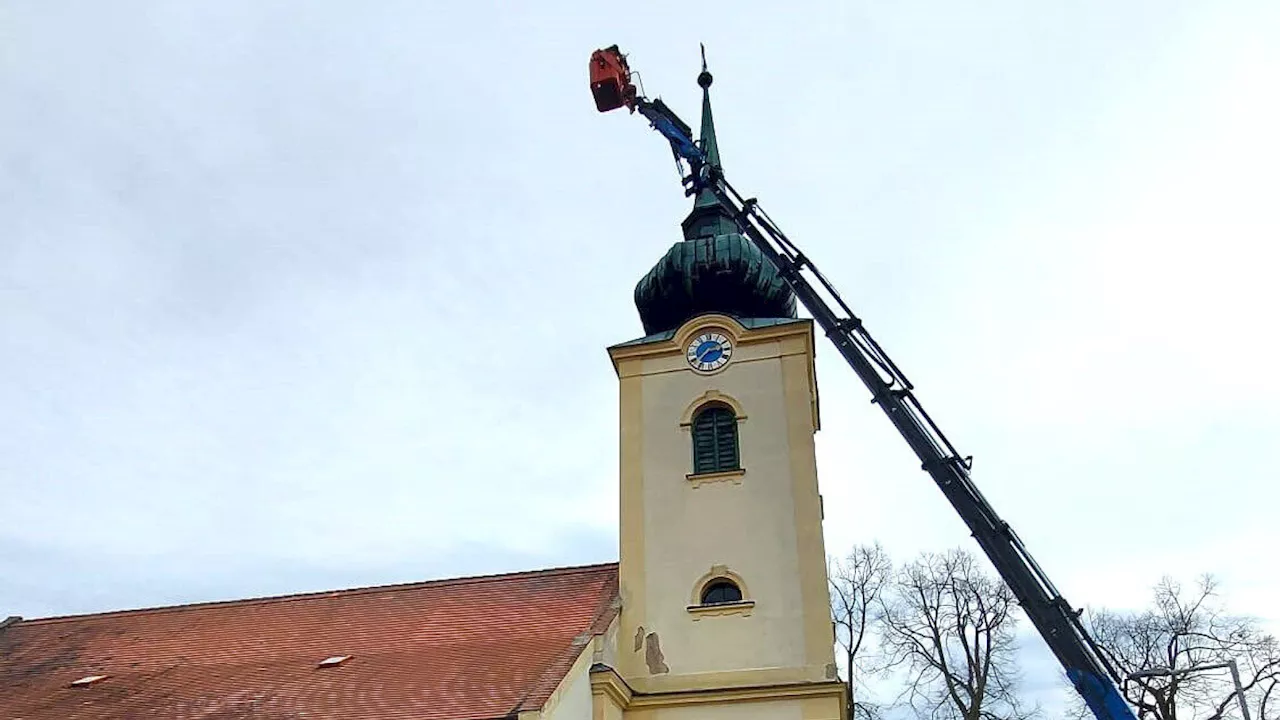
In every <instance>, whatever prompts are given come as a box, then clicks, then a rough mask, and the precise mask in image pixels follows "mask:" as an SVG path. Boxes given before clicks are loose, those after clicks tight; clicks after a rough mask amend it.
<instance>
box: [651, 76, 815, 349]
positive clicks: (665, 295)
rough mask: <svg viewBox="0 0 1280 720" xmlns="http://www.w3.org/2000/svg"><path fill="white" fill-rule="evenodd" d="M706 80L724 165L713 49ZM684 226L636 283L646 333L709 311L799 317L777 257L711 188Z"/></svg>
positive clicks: (709, 128)
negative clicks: (749, 234)
mask: <svg viewBox="0 0 1280 720" xmlns="http://www.w3.org/2000/svg"><path fill="white" fill-rule="evenodd" d="M698 85H699V86H701V87H702V128H701V130H700V131H699V134H700V136H701V138H700V141H699V144H700V147H701V148H702V151H703V152H704V153H706V156H707V162H708V163H709V164H712V165H715V166H717V167H719V166H720V148H719V145H718V144H717V143H716V130H715V123H714V122H713V120H712V117H711V93H710V87H711V73H709V72H707V62H706V56H705V54H704V56H703V61H702V72H701V73H699V75H698ZM681 228H682V229H683V230H684V240H683V241H681V242H677V243H676V244H674V245H672V246H671V249H670V250H668V251H667V254H666V255H665V256H663V257H662V259H661V260H659V261H658V263H657V264H656V265H654V266H653V269H651V270H650V271H649V272H648V273H647V274H646V275H645V276H644V277H643V278H641V279H640V282H639V283H638V284H637V285H636V289H635V302H636V309H637V310H639V312H640V321H641V323H643V324H644V331H645V333H646V334H650V335H652V334H654V333H660V332H666V331H668V330H673V329H675V328H677V327H679V326H680V325H682V324H683V323H684V322H685V321H687V320H689V319H690V318H692V317H695V316H697V315H701V314H703V313H722V314H725V315H730V316H732V317H735V318H740V319H744V318H757V319H758V318H794V317H796V298H795V294H794V293H792V292H791V288H790V287H788V286H787V284H786V282H785V281H783V279H782V278H781V277H780V276H779V275H778V271H777V268H775V267H774V265H773V263H771V262H769V261H768V260H767V259H766V258H765V257H764V255H762V254H761V253H760V250H759V249H758V248H756V246H755V245H754V244H753V243H752V242H751V241H750V240H749V239H747V238H745V237H743V236H742V234H740V233H739V232H738V227H737V225H736V224H735V223H734V221H733V216H732V215H730V214H729V213H728V211H726V210H725V209H724V208H723V207H721V205H720V203H719V201H717V200H716V198H715V195H713V194H712V193H711V191H709V190H706V189H704V190H702V191H701V192H699V193H698V195H697V196H696V197H695V199H694V203H693V210H692V211H691V212H690V213H689V216H688V217H686V218H685V219H684V222H682V223H681Z"/></svg>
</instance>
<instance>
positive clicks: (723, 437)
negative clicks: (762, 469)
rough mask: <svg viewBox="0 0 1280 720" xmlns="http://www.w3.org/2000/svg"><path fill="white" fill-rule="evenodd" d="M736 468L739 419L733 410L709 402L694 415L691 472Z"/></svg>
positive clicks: (709, 471)
mask: <svg viewBox="0 0 1280 720" xmlns="http://www.w3.org/2000/svg"><path fill="white" fill-rule="evenodd" d="M737 469H738V418H737V417H736V416H735V415H734V414H733V410H731V409H730V408H728V407H727V406H725V405H721V404H719V403H712V404H710V405H707V406H706V407H704V408H702V409H700V410H698V412H697V414H696V415H694V416H693V472H694V474H698V473H711V472H720V471H722V470H737Z"/></svg>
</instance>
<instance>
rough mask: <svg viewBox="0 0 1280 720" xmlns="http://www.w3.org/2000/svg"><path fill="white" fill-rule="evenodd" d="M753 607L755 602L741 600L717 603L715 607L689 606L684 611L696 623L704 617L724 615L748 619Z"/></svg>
mask: <svg viewBox="0 0 1280 720" xmlns="http://www.w3.org/2000/svg"><path fill="white" fill-rule="evenodd" d="M755 606H756V601H755V600H743V601H742V602H732V603H718V604H716V605H690V606H689V607H687V608H685V609H686V610H688V611H689V614H690V615H692V616H693V619H694V621H698V620H701V619H702V618H704V617H723V616H726V615H741V616H743V617H748V616H749V615H751V611H752V609H754V608H755Z"/></svg>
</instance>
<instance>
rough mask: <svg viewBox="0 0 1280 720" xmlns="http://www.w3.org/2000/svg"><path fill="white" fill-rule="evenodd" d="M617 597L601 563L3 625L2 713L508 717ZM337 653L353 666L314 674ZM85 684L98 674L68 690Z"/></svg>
mask: <svg viewBox="0 0 1280 720" xmlns="http://www.w3.org/2000/svg"><path fill="white" fill-rule="evenodd" d="M617 593H618V575H617V565H616V564H614V563H611V564H607V565H591V566H585V567H576V568H561V569H554V570H543V571H536V572H526V573H516V574H510V575H495V576H489V577H480V578H463V579H456V580H441V581H434V582H424V583H416V584H411V585H394V586H386V587H375V588H362V589H357V590H343V591H337V592H327V593H316V594H308V595H291V596H286V597H277V598H263V599H254V600H240V601H233V602H222V603H207V604H200V605H183V606H179V607H171V608H157V609H150V610H133V611H124V612H114V613H104V614H99V615H82V616H74V617H63V618H46V619H40V620H28V621H24V622H20V623H18V624H16V625H11V626H9V627H7V628H3V629H0V717H3V718H4V720H17V719H18V718H21V719H22V720H46V719H48V720H53V719H54V718H56V719H57V720H78V719H80V718H85V719H87V718H93V719H94V720H116V719H119V720H124V719H125V718H165V719H166V720H187V719H189V718H190V719H194V718H201V719H202V720H239V719H241V718H246V719H247V718H255V719H261V720H284V719H285V718H290V719H292V718H302V717H305V718H308V719H309V720H330V719H332V720H338V719H339V718H341V719H342V720H354V719H356V718H367V719H369V720H390V719H392V718H397V719H398V718H405V719H408V718H413V719H414V720H477V719H481V718H503V717H510V716H513V715H514V714H515V713H517V712H520V711H521V710H530V709H536V708H538V707H540V706H541V705H542V703H543V702H545V701H546V699H547V697H548V696H549V695H550V694H551V693H552V691H553V690H555V687H556V685H557V684H558V683H559V682H560V680H561V679H562V678H563V677H564V675H565V673H566V672H567V671H568V670H569V667H570V666H571V665H572V664H573V662H574V660H576V659H577V658H578V656H579V655H580V654H581V653H582V651H583V650H584V648H585V645H586V643H587V642H589V640H590V635H592V634H595V633H600V632H603V631H604V630H605V629H606V628H607V626H608V624H609V622H610V621H611V620H612V619H613V617H614V616H615V615H616V613H617V609H616V607H617V603H616V598H617ZM334 655H351V656H352V657H351V659H350V660H348V661H347V662H345V663H343V664H341V665H339V666H337V667H330V668H323V669H322V668H318V667H317V665H318V664H319V663H320V661H321V660H323V659H325V658H327V657H330V656H334ZM88 675H107V676H109V677H108V678H107V679H106V680H103V681H100V682H97V683H93V684H89V685H86V686H83V687H70V683H72V682H73V681H75V680H78V679H80V678H82V677H85V676H88Z"/></svg>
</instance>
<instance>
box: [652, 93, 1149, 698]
mask: <svg viewBox="0 0 1280 720" xmlns="http://www.w3.org/2000/svg"><path fill="white" fill-rule="evenodd" d="M636 107H637V109H638V110H639V111H640V113H641V114H643V115H644V116H645V118H647V119H648V120H649V121H650V123H651V124H652V125H653V127H654V129H656V130H657V131H658V132H660V133H661V134H662V135H663V137H665V138H667V140H668V142H670V143H671V150H672V152H673V153H674V154H675V156H676V159H677V161H681V160H683V161H685V162H687V163H688V164H689V168H690V170H689V173H688V175H687V176H686V177H685V178H684V183H685V184H686V185H688V186H689V187H688V189H687V190H686V194H692V193H695V192H698V191H699V190H701V189H702V188H709V189H710V190H711V192H712V193H713V194H714V195H715V197H716V199H717V200H718V201H719V203H720V204H721V206H723V207H724V209H725V210H726V211H728V212H729V214H730V215H731V216H732V217H733V218H734V222H735V223H736V224H737V226H738V230H739V231H740V232H741V233H742V234H743V235H744V236H745V237H747V238H748V239H750V240H751V242H752V243H753V244H755V246H756V247H758V248H759V249H760V252H761V253H763V254H764V256H765V257H766V258H768V259H769V260H770V261H771V262H772V263H773V264H774V266H775V267H777V269H778V273H779V274H780V275H781V276H782V278H783V279H784V280H786V282H787V284H788V285H789V286H790V287H791V289H792V291H793V292H795V294H796V297H798V298H799V299H800V302H801V303H803V304H804V306H805V308H806V309H808V310H809V312H810V314H812V315H813V319H814V320H815V321H816V322H817V323H818V325H819V326H820V327H821V328H822V330H823V332H825V333H826V335H827V337H828V338H830V340H831V341H832V342H833V343H834V344H835V346H836V349H837V350H838V351H839V352H840V354H841V356H843V357H844V359H845V360H846V361H847V362H848V363H849V366H850V367H851V368H853V371H854V372H855V373H856V374H857V375H858V377H859V378H860V379H861V380H862V382H863V384H865V385H866V386H867V389H868V390H870V391H871V395H872V403H874V404H876V405H879V406H880V409H881V410H883V411H884V413H885V415H887V416H888V418H889V421H890V422H892V423H893V425H894V427H896V428H897V429H898V432H899V433H900V434H901V435H902V437H903V439H904V440H906V441H907V444H908V445H910V446H911V449H912V450H913V451H915V453H916V456H917V457H918V458H919V459H920V462H921V466H922V468H923V469H924V470H925V471H926V472H928V473H929V475H930V476H931V477H932V478H933V480H934V482H935V483H936V484H937V485H938V487H939V488H940V489H941V490H942V493H943V495H945V496H946V498H947V500H949V501H950V502H951V506H952V507H953V508H954V509H955V511H956V512H957V513H958V514H959V515H960V517H961V519H963V520H964V522H965V524H966V525H967V526H968V527H969V530H970V531H971V532H972V533H973V537H974V539H976V540H977V541H978V545H979V546H980V547H981V548H982V550H983V552H984V553H985V554H986V556H987V558H988V559H989V560H990V561H991V564H992V565H993V566H995V568H996V571H997V572H998V573H1000V576H1001V577H1002V578H1003V579H1004V581H1005V583H1006V584H1007V585H1008V586H1009V588H1010V590H1012V592H1013V593H1014V595H1015V596H1016V597H1017V598H1018V602H1019V604H1020V605H1021V606H1022V609H1023V611H1024V612H1025V613H1026V614H1027V617H1028V618H1030V620H1031V623H1032V625H1034V626H1035V628H1036V630H1037V631H1039V633H1040V636H1041V637H1043V638H1044V641H1045V643H1046V644H1048V646H1049V649H1050V650H1051V651H1052V652H1053V654H1054V655H1055V656H1056V657H1057V658H1058V661H1059V662H1060V663H1061V664H1062V667H1063V669H1064V670H1065V671H1066V675H1067V677H1068V678H1069V679H1070V680H1071V683H1072V685H1074V686H1075V688H1076V691H1077V692H1079V693H1080V695H1081V696H1082V697H1083V698H1084V701H1085V703H1086V704H1087V705H1088V706H1089V709H1090V710H1091V711H1092V712H1093V714H1094V716H1095V717H1096V718H1097V719H1098V720H1136V718H1135V716H1134V714H1133V710H1132V709H1131V708H1130V707H1129V705H1128V703H1126V702H1125V700H1124V697H1123V696H1122V695H1121V694H1120V691H1119V689H1118V688H1117V686H1116V684H1117V683H1118V682H1119V681H1120V676H1119V675H1118V673H1117V672H1116V670H1115V668H1114V667H1112V666H1111V664H1110V663H1109V662H1107V660H1106V658H1105V656H1104V655H1103V654H1102V652H1101V651H1100V650H1099V648H1098V645H1097V643H1096V642H1095V641H1094V640H1093V638H1092V637H1090V635H1089V633H1088V631H1087V630H1086V629H1085V627H1084V625H1083V624H1082V623H1081V622H1080V613H1079V612H1078V611H1076V610H1074V609H1072V607H1071V605H1070V604H1069V603H1068V602H1067V601H1066V599H1065V598H1063V597H1062V595H1061V593H1059V592H1058V590H1057V589H1056V588H1055V587H1054V586H1053V583H1052V582H1050V580H1049V577H1048V576H1047V575H1046V574H1045V573H1044V571H1043V570H1042V569H1041V568H1040V566H1039V565H1038V564H1036V562H1035V560H1034V559H1033V558H1032V557H1031V553H1030V552H1029V551H1028V550H1027V548H1026V546H1025V545H1023V543H1022V540H1021V539H1019V537H1018V536H1017V534H1016V533H1015V532H1014V531H1013V528H1012V527H1010V526H1009V524H1008V523H1006V522H1005V521H1004V520H1002V519H1000V516H999V515H997V514H996V511H995V509H994V508H993V507H992V506H991V503H989V502H987V500H986V498H984V497H983V496H982V493H981V492H979V491H978V487H977V486H976V485H975V484H974V483H973V480H972V479H971V478H970V475H969V471H970V469H971V468H972V458H971V457H966V458H962V457H961V456H960V453H959V452H957V451H956V449H955V447H953V446H952V445H951V442H950V441H949V440H947V438H946V436H945V435H943V433H942V430H941V429H940V428H939V427H938V426H937V425H936V424H935V423H934V422H933V420H932V418H930V417H929V415H928V413H926V412H925V410H924V407H923V406H922V405H921V404H920V401H919V400H917V399H916V397H915V394H914V393H913V392H912V391H913V386H912V384H911V382H910V381H908V380H907V378H906V376H905V375H904V374H903V373H902V371H901V370H899V369H898V367H897V365H895V364H894V362H893V361H892V360H891V359H890V358H889V356H888V355H887V354H886V353H885V351H884V350H883V349H882V348H881V347H880V345H879V343H877V342H876V341H875V339H874V338H873V337H871V334H870V333H869V332H868V331H867V329H866V327H865V326H864V325H863V323H862V320H860V319H859V318H858V317H857V316H856V315H854V314H853V311H852V310H850V309H849V306H848V305H846V304H845V302H844V301H843V300H842V299H841V298H840V295H839V293H837V292H836V290H835V288H834V287H833V286H832V285H831V283H830V282H828V281H827V279H826V278H825V277H823V276H822V274H821V273H820V272H818V268H817V267H816V266H815V265H814V263H813V261H812V260H810V259H809V258H808V257H806V256H805V255H804V254H803V253H802V252H800V249H799V248H798V247H796V246H795V245H794V244H793V243H792V242H791V241H790V240H789V239H788V238H787V237H786V235H784V234H783V233H782V231H781V230H779V229H778V227H777V226H776V225H775V224H774V223H773V221H772V220H770V219H769V216H768V215H767V214H765V213H764V211H762V210H761V209H760V207H759V205H758V204H757V202H756V200H755V198H750V199H746V198H743V197H742V196H741V195H739V194H738V193H737V191H735V190H734V189H733V187H732V186H730V185H729V183H728V182H727V181H726V180H725V179H724V176H723V174H722V173H721V171H720V168H718V167H715V166H712V165H709V164H707V163H706V156H705V155H704V154H703V152H702V150H701V149H700V148H699V147H698V146H697V144H696V143H695V142H694V141H693V138H692V132H691V131H690V129H689V126H688V125H686V124H685V123H684V122H683V121H682V120H680V118H679V117H677V116H676V114H675V113H674V112H672V111H671V109H670V108H668V107H667V106H666V105H664V104H662V101H661V100H656V101H653V102H650V101H648V100H645V99H644V98H639V99H638V100H637V102H636ZM806 275H808V276H812V277H813V279H814V281H816V282H810V280H809V278H808V277H807V276H806ZM819 287H820V288H821V289H822V292H819V289H818V288H819ZM824 293H825V295H826V298H824Z"/></svg>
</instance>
